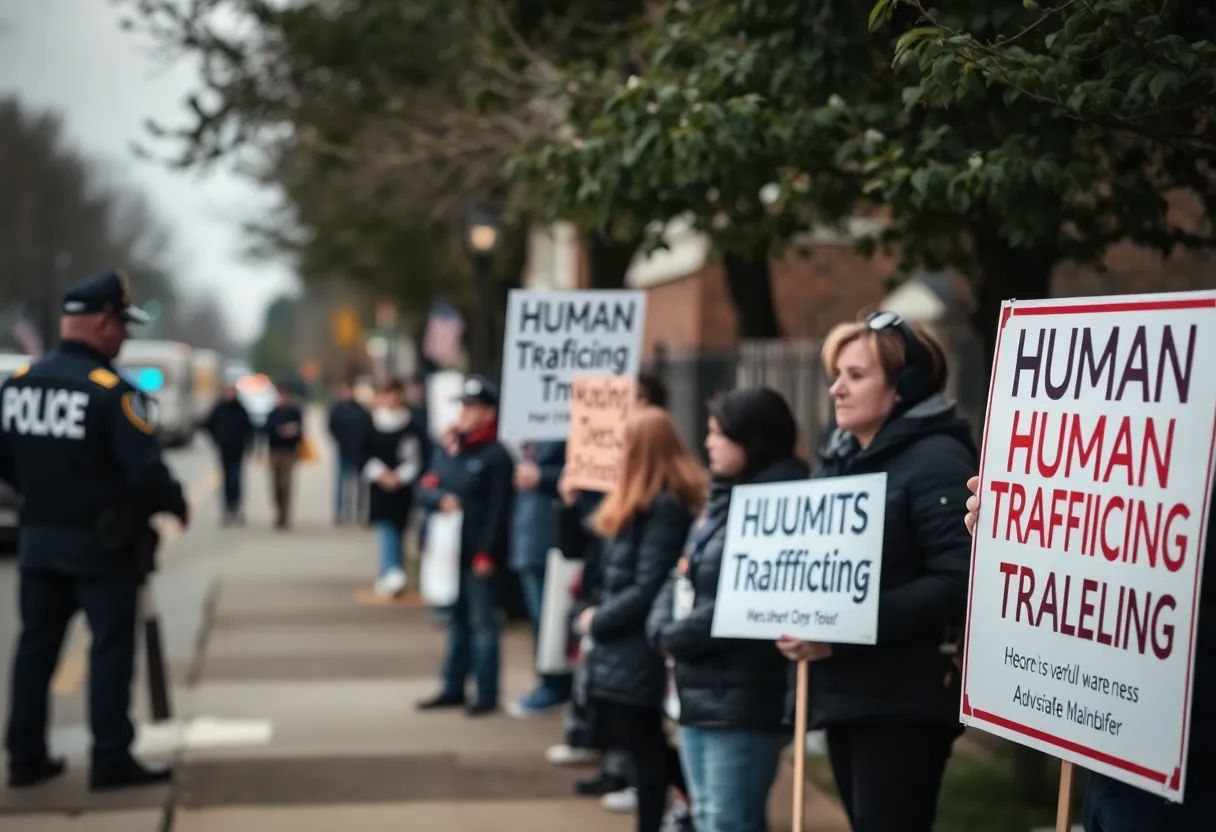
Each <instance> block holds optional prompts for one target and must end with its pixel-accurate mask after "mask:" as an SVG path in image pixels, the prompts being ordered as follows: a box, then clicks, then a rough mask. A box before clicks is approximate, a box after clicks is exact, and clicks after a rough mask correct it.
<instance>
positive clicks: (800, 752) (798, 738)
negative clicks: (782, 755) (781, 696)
mask: <svg viewBox="0 0 1216 832" xmlns="http://www.w3.org/2000/svg"><path fill="white" fill-rule="evenodd" d="M808 667H809V665H808V663H807V662H805V661H801V662H798V679H797V684H796V685H795V686H794V696H795V699H794V832H803V830H804V829H805V828H806V827H805V826H804V825H803V813H804V811H805V809H806V711H807V669H808Z"/></svg>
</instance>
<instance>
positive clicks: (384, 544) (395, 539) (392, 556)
mask: <svg viewBox="0 0 1216 832" xmlns="http://www.w3.org/2000/svg"><path fill="white" fill-rule="evenodd" d="M376 537H377V538H378V539H379V541H380V577H382V578H383V577H384V576H385V575H387V574H388V573H389V572H391V571H392V570H394V569H404V568H405V560H404V558H403V557H402V554H401V542H402V540H403V539H404V538H405V529H402V528H401V527H400V526H397V525H396V524H394V523H384V522H381V523H377V524H376Z"/></svg>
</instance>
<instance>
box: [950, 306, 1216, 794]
mask: <svg viewBox="0 0 1216 832" xmlns="http://www.w3.org/2000/svg"><path fill="white" fill-rule="evenodd" d="M1214 351H1216V292H1196V293H1178V294H1160V295H1141V296H1124V297H1106V298H1068V299H1061V300H1050V301H1029V302H1024V301H1011V302H1007V303H1006V304H1005V305H1004V307H1003V308H1002V310H1001V319H1000V330H999V336H998V340H997V345H996V355H995V357H994V359H993V368H992V386H991V390H990V392H989V396H988V414H987V418H986V423H985V428H984V450H983V455H982V463H981V468H980V491H979V494H980V500H981V510H980V515H979V522H978V523H977V525H976V528H975V540H974V550H973V555H972V569H971V578H970V591H969V602H968V624H967V638H966V642H965V648H964V664H963V699H962V721H963V722H964V723H965V724H967V725H970V726H974V727H976V728H981V729H983V730H985V731H988V732H990V733H993V734H997V735H999V736H1002V737H1005V738H1006V739H1009V740H1012V741H1014V742H1018V743H1021V744H1023V745H1028V746H1030V747H1032V748H1036V749H1038V750H1040V751H1043V752H1046V753H1048V754H1052V755H1055V756H1057V757H1059V758H1061V759H1062V760H1064V761H1065V765H1064V768H1063V778H1062V779H1063V781H1064V782H1062V784H1061V795H1062V798H1063V797H1064V796H1065V794H1066V792H1068V790H1067V789H1066V785H1067V781H1068V780H1069V779H1070V778H1071V775H1072V768H1071V764H1072V763H1079V764H1081V765H1084V766H1085V767H1086V768H1089V769H1092V770H1094V771H1098V772H1101V773H1102V774H1105V775H1108V776H1110V777H1113V778H1115V779H1118V780H1122V781H1124V782H1126V783H1130V784H1132V785H1134V786H1138V787H1140V788H1142V789H1146V790H1148V791H1152V792H1155V793H1156V794H1159V795H1161V796H1163V797H1165V798H1167V799H1169V800H1174V801H1180V800H1181V799H1182V795H1183V789H1184V786H1185V783H1186V757H1187V741H1188V734H1189V729H1190V711H1191V686H1192V682H1193V678H1194V672H1193V670H1194V666H1193V663H1194V655H1195V628H1196V613H1197V611H1198V602H1199V587H1200V575H1201V574H1202V570H1203V554H1204V551H1203V550H1204V545H1205V543H1206V541H1205V540H1204V533H1205V530H1206V527H1207V514H1208V511H1209V510H1210V509H1209V503H1210V500H1211V492H1210V488H1211V483H1212V451H1213V447H1214V445H1213V443H1214V440H1216V434H1214V424H1213V419H1214V417H1216V376H1213V375H1212V374H1211V373H1204V372H1203V371H1202V369H1199V364H1200V359H1202V358H1206V357H1208V356H1211V355H1212V354H1213V352H1214ZM1069 793H1070V792H1069ZM1067 814H1068V813H1067V807H1066V806H1065V805H1064V801H1063V800H1062V803H1061V817H1062V818H1065V817H1066V816H1067Z"/></svg>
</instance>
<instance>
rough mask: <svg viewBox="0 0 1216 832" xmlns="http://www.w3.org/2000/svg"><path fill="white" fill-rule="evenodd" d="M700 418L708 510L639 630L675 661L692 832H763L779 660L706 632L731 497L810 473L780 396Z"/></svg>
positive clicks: (759, 395)
mask: <svg viewBox="0 0 1216 832" xmlns="http://www.w3.org/2000/svg"><path fill="white" fill-rule="evenodd" d="M709 412H710V417H709V435H708V437H707V438H706V440H705V449H706V451H707V452H708V454H709V465H710V470H711V472H712V473H713V476H714V481H713V488H712V491H711V493H710V499H709V504H708V505H707V506H706V509H705V511H704V512H702V514H701V517H700V518H699V520H698V521H697V523H696V524H695V525H694V527H693V530H692V533H691V535H690V536H689V542H688V545H687V547H686V549H685V555H684V558H683V559H682V560H681V561H680V564H679V568H678V574H677V575H676V576H673V578H672V579H670V580H669V581H668V582H667V584H666V586H665V587H664V588H663V592H662V594H661V595H659V598H658V600H657V601H656V602H655V605H654V609H653V611H652V612H651V615H650V621H649V624H648V627H647V630H648V632H649V634H650V637H651V641H652V642H653V644H654V645H655V647H656V649H658V650H660V651H661V652H663V653H664V654H666V655H667V656H670V657H671V658H672V659H674V661H675V678H676V689H677V691H678V694H679V699H680V720H679V721H680V758H681V760H682V761H683V764H684V773H685V777H686V779H687V781H688V787H689V789H690V790H691V792H692V795H691V796H692V814H693V825H694V826H695V827H696V830H697V832H767V830H768V828H769V827H768V819H767V818H768V811H767V810H768V795H769V791H770V790H771V789H772V786H773V781H774V779H775V778H776V776H777V768H778V765H779V763H780V759H781V750H782V749H783V748H784V747H785V746H786V744H788V742H789V728H788V726H787V725H785V683H786V670H787V662H786V661H785V659H784V657H783V656H782V655H781V653H779V652H778V651H777V650H776V649H775V648H774V646H773V644H772V642H769V641H750V640H742V639H715V638H713V636H712V635H711V629H712V627H713V621H714V608H715V600H716V598H717V594H718V578H719V575H720V574H721V571H722V569H723V568H724V567H723V556H724V547H725V545H726V528H727V515H728V512H729V510H730V502H731V492H732V490H733V489H734V487H735V486H736V485H739V484H744V483H762V482H786V481H789V480H805V479H806V478H807V475H808V474H809V473H810V471H809V469H808V467H807V465H806V463H805V462H803V461H802V460H800V459H798V458H797V457H795V455H794V446H795V445H796V444H797V441H798V427H797V424H796V423H795V421H794V416H793V414H792V413H791V412H790V408H789V405H788V404H786V402H785V399H783V398H782V397H781V396H780V394H778V393H776V392H774V391H772V390H769V389H766V388H759V389H745V390H735V391H732V392H730V393H726V394H724V395H721V396H719V397H718V398H716V399H714V400H713V401H711V402H710V405H709Z"/></svg>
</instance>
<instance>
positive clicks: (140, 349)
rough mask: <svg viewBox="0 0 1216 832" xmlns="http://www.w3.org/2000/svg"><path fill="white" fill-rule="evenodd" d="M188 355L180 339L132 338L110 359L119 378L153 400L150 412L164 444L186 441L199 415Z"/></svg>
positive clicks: (189, 437) (185, 442)
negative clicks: (148, 339) (112, 359)
mask: <svg viewBox="0 0 1216 832" xmlns="http://www.w3.org/2000/svg"><path fill="white" fill-rule="evenodd" d="M192 354H193V350H192V349H191V348H190V345H189V344H184V343H182V342H180V341H145V340H142V339H137V338H133V339H131V340H129V341H127V342H126V343H124V344H123V345H122V352H121V353H119V356H118V359H117V360H116V361H115V362H114V366H115V367H116V368H117V369H118V372H119V373H121V374H122V376H123V378H125V379H126V380H127V381H129V382H130V383H131V384H132V385H134V386H135V387H136V388H138V389H139V390H142V391H143V392H145V393H147V394H148V395H149V396H150V397H151V398H152V400H153V401H154V402H155V406H154V407H153V410H152V412H153V415H154V417H155V422H156V427H157V431H158V434H159V436H160V440H161V443H162V444H163V445H165V446H166V447H170V448H173V447H179V446H181V445H187V444H189V443H190V442H191V440H193V439H194V431H195V428H196V426H197V422H198V419H199V418H200V417H199V416H197V415H196V414H195V410H194V407H195V404H194V371H193V366H192V361H191V356H192Z"/></svg>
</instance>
